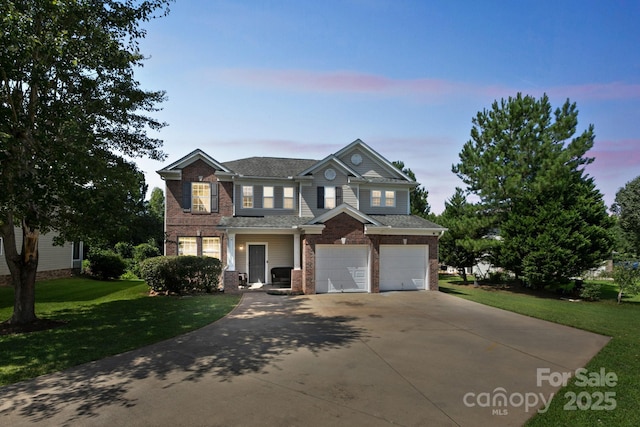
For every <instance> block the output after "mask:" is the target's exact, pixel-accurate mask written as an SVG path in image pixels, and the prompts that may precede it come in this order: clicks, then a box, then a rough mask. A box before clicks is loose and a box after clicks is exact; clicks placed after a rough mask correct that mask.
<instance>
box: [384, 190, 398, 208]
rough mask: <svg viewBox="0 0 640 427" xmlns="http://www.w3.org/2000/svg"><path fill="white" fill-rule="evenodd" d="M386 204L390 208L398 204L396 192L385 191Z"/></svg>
mask: <svg viewBox="0 0 640 427" xmlns="http://www.w3.org/2000/svg"><path fill="white" fill-rule="evenodd" d="M384 205H385V206H386V207H388V208H394V207H395V206H396V192H395V191H392V190H391V191H390V190H387V191H385V192H384Z"/></svg>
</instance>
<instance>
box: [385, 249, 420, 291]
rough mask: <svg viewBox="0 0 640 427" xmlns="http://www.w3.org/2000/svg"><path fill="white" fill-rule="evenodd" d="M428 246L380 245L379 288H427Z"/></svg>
mask: <svg viewBox="0 0 640 427" xmlns="http://www.w3.org/2000/svg"><path fill="white" fill-rule="evenodd" d="M428 259H429V246H427V245H380V290H381V291H407V290H416V289H427V274H428V265H429V263H428Z"/></svg>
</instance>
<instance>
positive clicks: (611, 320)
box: [440, 277, 640, 426]
mask: <svg viewBox="0 0 640 427" xmlns="http://www.w3.org/2000/svg"><path fill="white" fill-rule="evenodd" d="M461 283H462V282H461V281H460V280H459V279H458V278H457V277H455V278H453V277H452V278H449V279H441V280H440V290H441V291H442V292H446V293H450V294H452V295H456V296H458V297H461V298H465V299H468V300H471V301H475V302H479V303H482V304H486V305H490V306H493V307H498V308H502V309H505V310H509V311H513V312H516V313H520V314H524V315H527V316H531V317H536V318H539V319H544V320H548V321H551V322H555V323H560V324H563V325H568V326H573V327H576V328H579V329H584V330H587V331H591V332H595V333H598V334H602V335H607V336H610V337H612V340H611V341H610V342H609V344H608V345H607V346H605V347H604V348H603V349H602V350H601V351H600V353H598V354H597V355H596V356H595V357H594V358H593V359H592V360H591V362H589V364H588V365H587V366H586V368H587V369H588V371H589V373H596V372H600V369H601V368H604V369H605V370H606V372H613V373H615V374H616V375H617V377H618V382H617V385H616V386H615V387H606V386H600V387H595V386H594V387H578V386H577V385H576V384H575V383H576V381H575V380H576V379H575V378H572V380H571V381H570V383H569V385H568V386H567V387H565V388H563V389H562V390H560V391H559V392H558V393H557V394H556V395H555V397H554V399H553V401H552V404H551V407H550V408H549V410H548V411H547V412H546V413H544V414H537V415H536V416H534V417H533V418H532V419H531V420H530V421H529V422H528V423H527V425H528V426H558V425H565V426H569V425H571V426H573V425H575V426H578V425H579V426H638V425H640V406H639V405H638V402H639V401H640V329H639V328H638V321H640V297H633V298H629V297H626V298H624V299H623V303H622V304H620V305H618V304H617V303H616V296H617V291H616V289H615V286H614V285H613V284H612V283H611V282H606V281H604V282H602V284H603V288H602V300H601V301H598V302H586V301H580V302H571V301H568V300H563V299H561V298H560V296H559V295H555V294H553V293H550V292H531V291H526V290H523V289H522V288H517V287H516V288H513V289H500V288H498V287H492V286H482V287H474V286H473V285H462V284H461ZM531 391H532V392H535V391H536V390H531ZM605 392H614V393H615V401H616V407H615V409H613V410H595V409H593V407H594V406H595V407H597V405H595V403H597V400H598V399H599V393H605ZM567 393H569V395H567ZM571 393H575V395H581V396H582V397H581V399H582V400H581V402H579V403H580V406H581V407H583V408H584V409H580V408H579V407H577V406H578V405H576V404H575V402H574V403H573V405H572V404H571V402H570V397H571ZM594 393H595V394H594ZM602 405H603V406H604V402H602ZM572 406H573V408H576V409H572V408H571V407H572Z"/></svg>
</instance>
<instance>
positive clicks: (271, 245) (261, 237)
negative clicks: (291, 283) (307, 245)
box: [236, 234, 294, 282]
mask: <svg viewBox="0 0 640 427" xmlns="http://www.w3.org/2000/svg"><path fill="white" fill-rule="evenodd" d="M247 243H266V245H267V252H268V253H267V256H268V260H267V261H268V265H269V267H268V270H269V273H270V272H271V269H272V268H274V267H293V266H294V263H293V235H291V234H288V235H287V234H237V235H236V270H237V271H239V272H240V273H247V271H246V270H247V253H248V251H247ZM240 246H242V250H240V249H239V248H240ZM268 281H269V282H270V281H271V276H269V279H268Z"/></svg>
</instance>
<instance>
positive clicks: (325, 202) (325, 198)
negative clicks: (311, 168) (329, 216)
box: [318, 187, 342, 209]
mask: <svg viewBox="0 0 640 427" xmlns="http://www.w3.org/2000/svg"><path fill="white" fill-rule="evenodd" d="M341 204H342V187H318V209H333V208H335V207H336V206H339V205H341Z"/></svg>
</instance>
